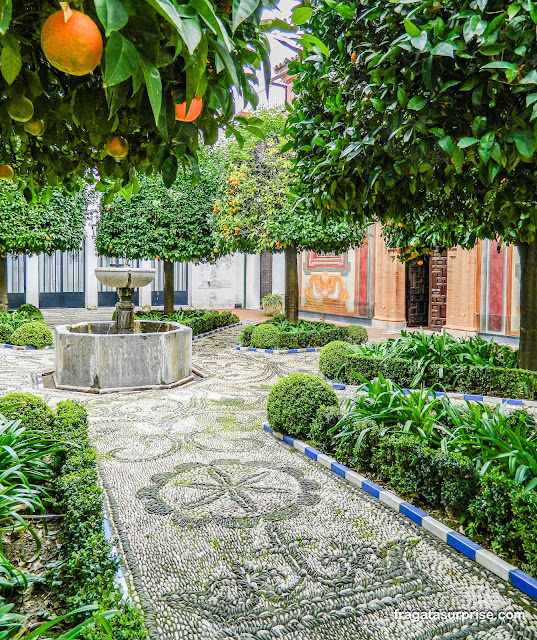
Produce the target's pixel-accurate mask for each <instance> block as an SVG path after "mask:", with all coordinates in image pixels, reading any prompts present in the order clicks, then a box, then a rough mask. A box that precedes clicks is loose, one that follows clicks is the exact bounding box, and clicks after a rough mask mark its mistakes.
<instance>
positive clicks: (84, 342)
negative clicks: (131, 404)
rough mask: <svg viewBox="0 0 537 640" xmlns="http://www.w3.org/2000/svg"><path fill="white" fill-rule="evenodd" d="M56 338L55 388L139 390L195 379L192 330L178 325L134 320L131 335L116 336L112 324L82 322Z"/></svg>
mask: <svg viewBox="0 0 537 640" xmlns="http://www.w3.org/2000/svg"><path fill="white" fill-rule="evenodd" d="M54 333H55V336H54V337H55V339H54V345H55V354H54V359H55V371H54V382H55V385H56V388H58V389H67V390H68V391H86V392H92V393H109V392H113V391H141V390H144V389H166V388H170V387H175V386H178V385H180V384H184V383H186V382H190V381H191V380H193V379H194V377H193V375H192V329H191V328H190V327H185V326H183V325H181V324H178V323H176V322H149V321H147V322H146V321H142V322H138V321H136V322H135V323H134V333H116V323H115V322H81V323H78V324H73V325H60V326H57V327H55V328H54Z"/></svg>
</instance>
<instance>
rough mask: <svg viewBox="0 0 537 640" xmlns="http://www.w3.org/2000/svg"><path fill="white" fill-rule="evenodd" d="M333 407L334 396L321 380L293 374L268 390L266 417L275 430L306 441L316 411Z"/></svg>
mask: <svg viewBox="0 0 537 640" xmlns="http://www.w3.org/2000/svg"><path fill="white" fill-rule="evenodd" d="M337 406H338V399H337V396H336V393H335V391H334V390H333V389H331V388H330V386H329V385H328V384H327V383H326V382H325V381H324V380H321V379H320V378H318V377H317V376H312V375H309V374H306V373H293V374H291V375H290V376H288V377H287V378H282V379H281V380H280V381H279V382H278V383H277V384H276V385H274V387H272V389H271V391H270V393H269V397H268V403H267V415H268V420H269V423H270V426H271V427H272V428H273V429H275V430H276V431H281V432H283V433H289V434H291V435H294V436H302V437H305V438H307V437H309V434H310V429H311V427H312V425H313V423H314V421H315V419H316V417H317V413H318V411H319V409H320V408H321V407H337Z"/></svg>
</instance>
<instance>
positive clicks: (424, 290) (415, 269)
mask: <svg viewBox="0 0 537 640" xmlns="http://www.w3.org/2000/svg"><path fill="white" fill-rule="evenodd" d="M406 323H407V325H408V326H409V327H427V326H428V325H429V260H428V259H427V260H424V261H423V264H422V265H418V264H416V263H415V262H409V263H408V264H407V267H406Z"/></svg>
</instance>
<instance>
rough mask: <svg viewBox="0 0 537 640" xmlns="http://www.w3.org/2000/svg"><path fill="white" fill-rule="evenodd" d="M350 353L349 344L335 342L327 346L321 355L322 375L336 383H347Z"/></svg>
mask: <svg viewBox="0 0 537 640" xmlns="http://www.w3.org/2000/svg"><path fill="white" fill-rule="evenodd" d="M349 353H350V349H349V343H348V342H343V341H342V340H334V341H333V342H329V343H328V344H326V345H325V346H324V347H323V348H322V349H321V353H320V354H319V369H320V370H321V373H323V374H324V375H325V376H326V377H327V378H329V379H330V380H334V381H335V382H345V381H346V376H347V371H346V370H347V360H348V357H349Z"/></svg>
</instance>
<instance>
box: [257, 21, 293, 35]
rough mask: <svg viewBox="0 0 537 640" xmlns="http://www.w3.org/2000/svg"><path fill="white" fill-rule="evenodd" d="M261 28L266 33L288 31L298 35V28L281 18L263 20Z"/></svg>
mask: <svg viewBox="0 0 537 640" xmlns="http://www.w3.org/2000/svg"><path fill="white" fill-rule="evenodd" d="M259 26H260V27H261V31H262V32H263V33H266V32H268V31H288V32H290V33H296V27H294V26H293V25H292V24H289V23H288V22H285V20H282V19H281V18H270V19H267V20H261V22H260V24H259Z"/></svg>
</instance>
